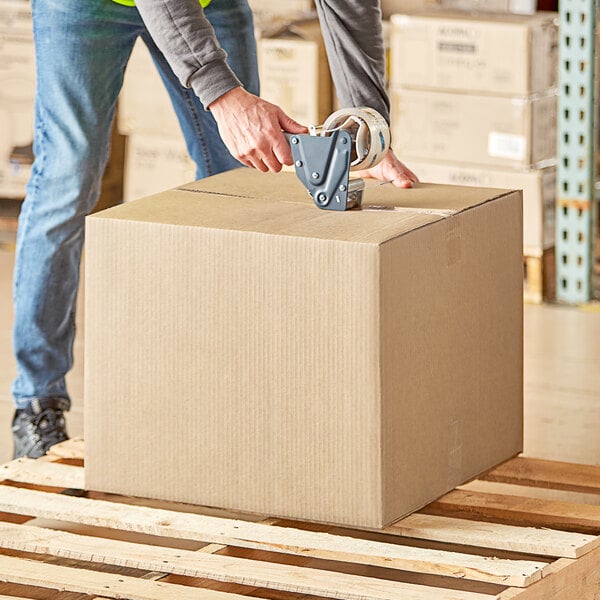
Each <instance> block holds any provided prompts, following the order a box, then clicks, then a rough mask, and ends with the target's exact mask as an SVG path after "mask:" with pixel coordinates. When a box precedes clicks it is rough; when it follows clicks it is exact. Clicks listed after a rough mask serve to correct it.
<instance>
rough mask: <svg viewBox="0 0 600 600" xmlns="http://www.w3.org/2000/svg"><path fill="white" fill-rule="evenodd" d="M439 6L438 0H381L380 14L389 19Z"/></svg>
mask: <svg viewBox="0 0 600 600" xmlns="http://www.w3.org/2000/svg"><path fill="white" fill-rule="evenodd" d="M439 5H440V0H381V14H382V16H383V18H384V19H389V18H390V17H391V16H392V15H395V14H407V13H414V12H421V11H424V10H431V9H434V8H437V7H438V6H439Z"/></svg>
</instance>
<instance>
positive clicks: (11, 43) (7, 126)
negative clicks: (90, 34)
mask: <svg viewBox="0 0 600 600" xmlns="http://www.w3.org/2000/svg"><path fill="white" fill-rule="evenodd" d="M34 95H35V51H34V47H33V31H32V22H31V5H30V4H29V2H24V1H23V0H5V1H4V2H0V132H1V133H2V134H1V135H0V197H1V198H23V197H24V196H25V185H26V184H27V180H28V179H29V174H30V173H31V164H32V163H33V151H32V146H31V145H32V142H33V118H34V116H33V115H34V109H33V102H34Z"/></svg>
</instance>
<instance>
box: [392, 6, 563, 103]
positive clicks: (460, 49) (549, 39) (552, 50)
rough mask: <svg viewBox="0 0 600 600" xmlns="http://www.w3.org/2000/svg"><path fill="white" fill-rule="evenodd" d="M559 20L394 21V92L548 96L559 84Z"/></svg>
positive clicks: (454, 17) (437, 17)
mask: <svg viewBox="0 0 600 600" xmlns="http://www.w3.org/2000/svg"><path fill="white" fill-rule="evenodd" d="M557 20H558V15H557V13H552V12H546V13H543V12H541V13H538V14H536V15H535V16H529V17H527V16H515V15H472V14H465V13H451V12H439V13H436V12H433V13H429V14H420V15H395V16H393V17H392V41H391V46H392V51H391V67H392V75H391V81H392V86H393V87H414V88H424V89H425V88H426V89H435V90H440V91H443V90H446V91H462V92H468V93H483V94H491V95H507V96H528V95H531V94H534V93H542V92H545V91H546V90H548V89H549V88H552V87H554V86H556V84H557V79H558V26H557Z"/></svg>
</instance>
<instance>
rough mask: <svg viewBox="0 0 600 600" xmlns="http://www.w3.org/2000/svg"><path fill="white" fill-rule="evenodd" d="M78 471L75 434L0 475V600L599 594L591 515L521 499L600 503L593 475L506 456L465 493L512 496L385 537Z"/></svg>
mask: <svg viewBox="0 0 600 600" xmlns="http://www.w3.org/2000/svg"><path fill="white" fill-rule="evenodd" d="M82 464H83V441H82V440H80V439H78V440H70V441H68V442H65V443H64V444H60V445H59V446H56V447H54V448H53V449H51V452H50V454H49V455H47V456H46V457H44V458H43V459H38V460H30V459H19V460H16V461H12V462H10V463H7V464H6V465H2V466H1V467H0V481H1V482H2V486H0V511H1V513H0V514H1V516H2V518H1V519H0V582H4V583H0V599H1V598H2V594H8V595H12V597H33V598H58V599H60V598H65V600H66V599H67V598H69V599H71V598H93V597H96V598H132V599H133V598H150V599H154V598H155V599H169V598H190V599H194V598H207V599H211V598H214V599H215V600H217V599H223V600H226V599H234V598H242V597H247V596H249V595H251V596H252V597H258V598H273V599H277V600H295V599H300V598H305V599H306V598H343V599H350V600H352V599H354V600H385V599H392V598H394V599H400V600H402V599H411V600H413V599H414V600H420V599H426V598H439V599H441V600H492V599H495V600H513V599H518V600H537V599H540V600H541V599H544V600H547V599H551V598H552V599H554V598H556V599H557V600H560V599H562V598H564V599H568V600H572V599H573V598H577V599H578V600H585V599H587V598H590V599H596V598H598V597H599V596H598V594H600V537H599V534H600V507H599V506H592V505H589V504H585V503H579V504H578V503H576V502H565V501H563V500H552V499H546V498H535V497H528V496H527V495H525V494H524V493H523V490H527V489H534V488H539V487H543V488H544V489H546V490H553V489H554V490H557V492H558V491H563V492H564V490H568V491H571V492H582V493H585V494H600V467H591V466H582V465H573V464H568V463H554V462H551V461H538V460H533V459H527V458H517V459H513V460H512V461H509V462H508V463H505V464H504V465H501V466H500V467H498V468H496V469H494V470H492V471H491V472H489V473H487V474H486V475H485V476H483V477H482V478H481V480H478V481H476V482H473V484H477V483H479V484H481V485H483V484H484V483H485V482H499V483H501V484H506V487H507V488H508V490H509V491H510V490H513V489H514V490H518V491H519V494H517V493H516V492H515V493H514V494H511V493H506V494H493V493H486V492H480V491H477V490H473V489H469V486H461V488H459V489H456V490H453V491H452V492H450V493H449V494H446V495H445V496H443V497H442V498H440V499H439V500H437V501H436V502H434V503H432V504H430V505H429V506H427V507H425V508H424V509H423V510H422V511H419V512H417V513H415V514H412V515H410V516H408V517H406V518H404V519H402V520H400V521H398V522H396V523H394V524H393V525H391V526H389V527H387V528H385V529H383V530H377V531H358V530H351V529H343V528H339V527H331V526H325V525H317V524H310V523H301V522H291V521H284V520H278V519H272V518H267V519H264V518H262V517H260V516H257V515H245V516H243V515H233V514H232V513H228V512H226V511H219V510H217V509H203V508H202V507H192V506H190V505H180V504H175V503H161V502H158V501H155V500H154V501H152V500H147V501H146V500H143V499H139V498H136V499H133V498H125V497H121V496H115V495H108V494H101V493H97V492H88V493H84V492H83V491H82V489H83V487H84V477H83V466H82ZM78 490H79V491H78ZM33 590H34V591H35V595H33V592H32V591H33ZM30 594H31V595H30Z"/></svg>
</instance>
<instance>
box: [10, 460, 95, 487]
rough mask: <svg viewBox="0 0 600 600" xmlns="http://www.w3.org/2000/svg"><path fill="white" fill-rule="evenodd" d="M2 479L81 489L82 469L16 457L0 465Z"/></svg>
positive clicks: (82, 484)
mask: <svg viewBox="0 0 600 600" xmlns="http://www.w3.org/2000/svg"><path fill="white" fill-rule="evenodd" d="M4 480H10V481H16V482H19V483H33V484H35V485H44V486H51V487H59V488H75V489H83V486H84V471H83V469H82V468H81V467H72V466H70V465H61V464H60V463H55V462H46V461H42V460H37V459H31V458H18V459H16V460H13V461H11V462H9V463H5V464H3V465H1V466H0V481H4Z"/></svg>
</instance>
